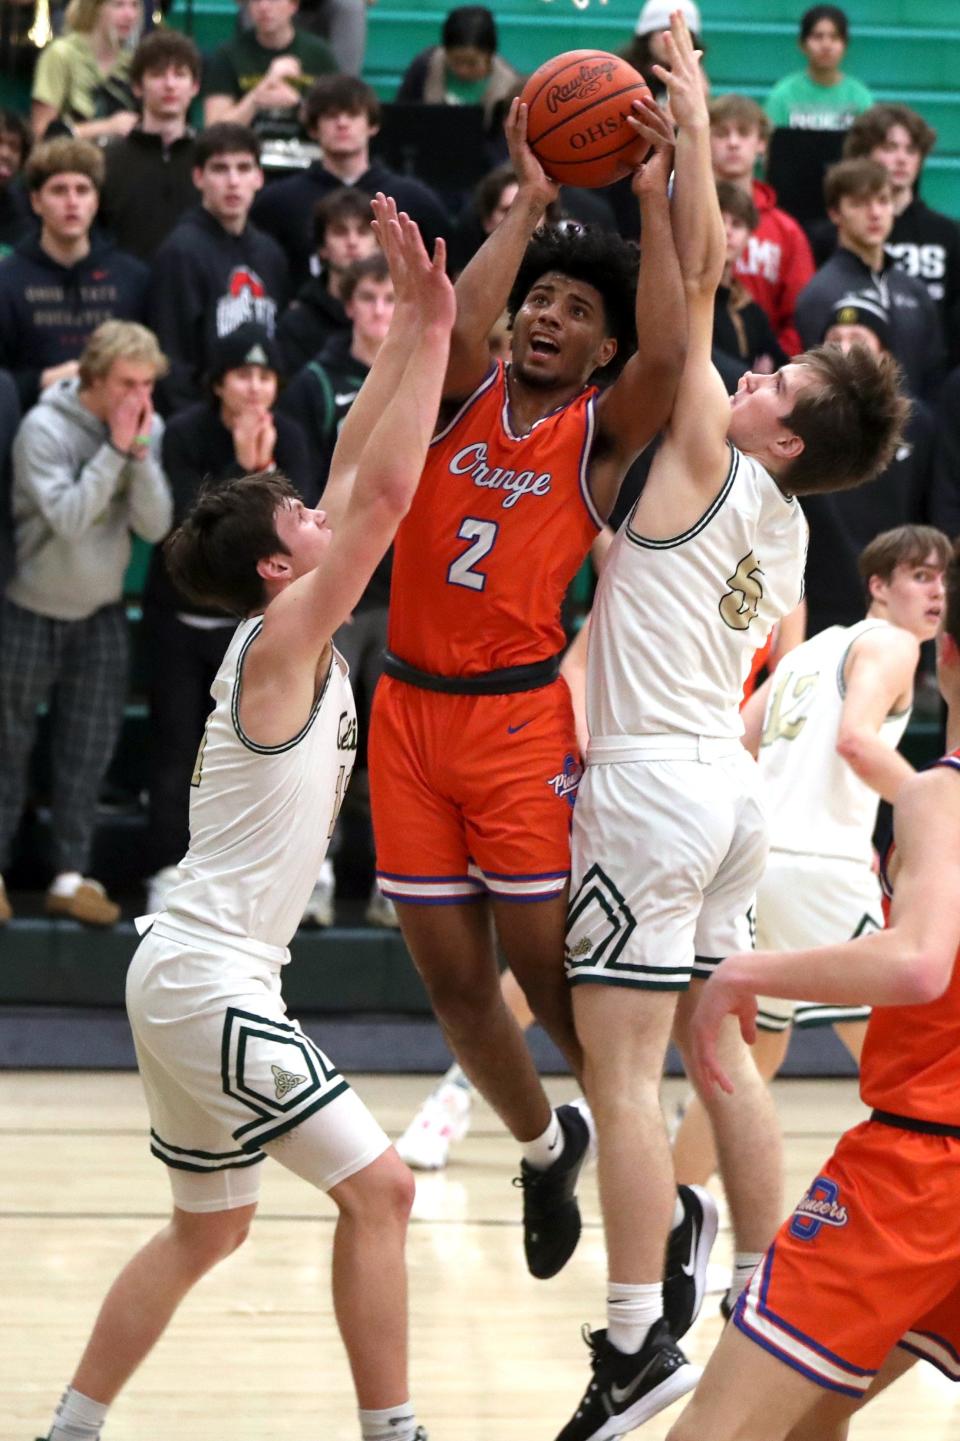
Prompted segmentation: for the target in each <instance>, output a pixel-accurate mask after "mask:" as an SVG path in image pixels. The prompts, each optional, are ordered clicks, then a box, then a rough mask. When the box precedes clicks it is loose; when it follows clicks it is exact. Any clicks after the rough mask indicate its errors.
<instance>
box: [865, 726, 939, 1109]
mask: <svg viewBox="0 0 960 1441" xmlns="http://www.w3.org/2000/svg"><path fill="white" fill-rule="evenodd" d="M937 765H943V766H950V767H952V768H953V769H955V770H957V771H958V772H960V750H956V751H954V752H953V753H952V754H951V755H948V756H944V757H943V759H942V760H939V761H937ZM957 789H958V792H960V786H958V788H957ZM884 891H885V893H886V895H887V897H889V895H890V888H889V886H888V884H887V882H886V879H885V878H884ZM888 907H889V900H885V902H884V909H885V910H887V909H888ZM860 1094H861V1096H862V1097H863V1099H864V1101H865V1102H866V1104H867V1105H868V1106H873V1107H874V1108H875V1109H876V1110H878V1111H891V1112H893V1113H895V1114H897V1115H901V1116H911V1117H914V1118H916V1119H917V1120H921V1121H936V1122H938V1123H939V1124H941V1125H945V1126H958V1127H960V955H958V957H957V960H956V962H955V963H954V967H953V976H952V978H951V981H950V984H949V986H948V987H947V989H946V991H945V992H944V993H943V995H942V996H941V997H940V999H939V1000H937V1001H931V1002H930V1003H929V1004H928V1005H924V1006H880V1007H878V1008H877V1009H876V1010H874V1012H873V1014H872V1015H871V1017H870V1025H869V1027H868V1028H867V1038H866V1041H865V1043H864V1048H863V1057H862V1059H861V1062H860Z"/></svg>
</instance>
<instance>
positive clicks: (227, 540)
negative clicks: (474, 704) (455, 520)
mask: <svg viewBox="0 0 960 1441" xmlns="http://www.w3.org/2000/svg"><path fill="white" fill-rule="evenodd" d="M374 210H375V214H376V217H377V225H378V229H379V234H380V239H381V242H382V244H383V246H384V249H385V250H386V253H387V256H388V259H389V262H390V270H391V274H392V276H393V281H394V286H395V288H396V295H397V306H396V313H395V315H394V319H393V323H392V326H391V329H390V333H389V335H388V337H387V339H386V340H385V341H384V344H383V346H382V347H381V349H380V352H379V354H378V356H377V359H376V361H375V362H374V366H373V369H372V370H371V373H370V375H369V377H368V378H367V380H366V382H365V383H364V386H363V389H362V391H361V393H360V395H359V397H358V398H357V400H356V402H355V404H354V406H353V408H352V410H351V411H350V415H349V417H348V418H347V420H346V422H345V424H344V427H343V429H342V431H341V433H340V439H339V441H338V444H337V450H336V454H335V456H334V460H333V466H332V470H331V476H330V480H329V481H328V484H327V487H326V490H325V492H324V502H325V505H326V510H325V511H322V510H307V509H306V508H305V507H304V506H303V504H302V503H301V502H300V500H299V498H298V497H297V494H296V491H295V490H294V489H293V487H292V486H291V485H290V484H289V483H288V482H287V481H286V480H285V479H284V478H283V477H281V476H278V475H276V474H272V473H267V474H263V475H253V476H246V477H244V478H243V479H241V480H236V481H230V482H228V483H226V484H225V485H224V486H223V487H222V488H219V489H214V490H211V491H208V492H207V493H206V494H202V495H201V496H200V498H199V499H198V501H197V503H196V505H195V507H194V509H193V511H192V512H191V514H190V515H189V516H188V518H187V520H186V521H185V522H184V524H183V525H182V526H181V527H180V529H179V530H178V531H177V532H175V533H174V535H173V536H172V537H171V539H170V541H169V542H168V546H167V558H168V564H169V566H170V569H171V571H172V572H173V573H174V575H175V577H176V580H177V583H178V585H179V586H180V588H181V589H183V590H184V591H185V592H186V593H187V594H189V595H193V596H195V598H196V599H198V600H202V601H205V602H209V603H213V604H216V605H219V606H222V607H224V608H225V609H227V610H230V611H232V612H234V613H235V614H238V615H242V616H246V619H244V620H242V621H241V623H240V625H239V626H238V628H237V632H236V635H235V636H234V638H233V640H232V642H231V644H230V647H229V649H228V651H227V654H226V656H225V658H224V662H223V665H222V666H221V668H220V671H219V673H218V675H217V678H216V680H215V681H214V684H213V688H212V690H213V697H214V701H215V707H214V710H213V711H212V713H211V715H210V719H209V721H208V723H207V728H206V733H205V736H204V739H203V742H202V744H201V747H200V752H199V755H198V757H197V764H196V769H195V772H194V776H193V781H192V786H193V790H192V793H191V800H190V849H189V851H188V852H187V855H186V857H185V859H184V860H183V861H182V862H181V865H180V872H181V877H182V879H181V881H180V883H179V884H178V885H177V886H176V887H175V888H174V890H173V891H172V892H171V894H170V897H169V900H168V903H167V910H166V911H164V912H162V913H161V914H160V915H158V916H156V917H145V918H143V919H144V921H145V922H146V921H152V926H151V928H150V930H149V933H148V934H147V935H146V936H145V937H144V939H143V941H142V942H141V944H140V947H139V949H138V951H137V953H136V955H135V956H134V959H133V961H132V963H131V966H130V970H129V973H128V979H127V1010H128V1014H129V1017H130V1024H131V1027H132V1029H133V1034H134V1039H135V1042H136V1047H137V1059H138V1062H139V1066H140V1072H141V1076H142V1078H143V1083H144V1087H145V1089H146V1093H147V1103H148V1106H149V1110H150V1123H151V1133H150V1134H151V1150H152V1151H153V1153H154V1155H155V1156H157V1157H158V1158H159V1159H160V1160H161V1161H163V1162H164V1163H165V1164H166V1166H167V1167H168V1174H169V1178H170V1183H171V1186H172V1189H173V1216H172V1218H171V1220H170V1222H169V1224H168V1225H167V1226H166V1227H164V1229H163V1230H162V1231H160V1232H159V1233H158V1234H157V1235H156V1236H154V1238H153V1239H152V1240H151V1241H149V1242H148V1243H147V1245H146V1246H145V1247H144V1248H143V1249H142V1250H141V1251H140V1252H138V1254H137V1255H136V1256H134V1257H133V1259H132V1260H131V1261H129V1262H128V1263H127V1265H126V1266H125V1267H124V1269H123V1271H122V1272H121V1273H120V1275H119V1276H118V1278H117V1280H116V1281H115V1282H114V1284H113V1286H112V1288H111V1290H110V1291H109V1293H108V1295H107V1297H106V1300H105V1301H104V1303H103V1305H102V1307H101V1310H100V1314H99V1316H98V1318H97V1321H96V1324H95V1327H94V1330H93V1334H92V1336H91V1338H90V1341H89V1343H88V1345H87V1348H86V1350H85V1352H84V1354H83V1357H82V1359H81V1361H80V1365H79V1367H78V1369H77V1372H76V1375H75V1376H74V1378H73V1380H72V1382H71V1384H70V1385H69V1386H68V1387H67V1390H66V1392H65V1394H64V1396H63V1399H62V1401H61V1403H60V1406H59V1408H58V1410H57V1413H56V1416H55V1419H54V1421H53V1425H52V1429H51V1431H50V1433H49V1437H48V1441H96V1438H98V1437H99V1435H100V1430H101V1426H102V1425H103V1422H104V1418H105V1416H106V1413H107V1409H108V1407H109V1405H110V1403H111V1402H112V1401H113V1400H114V1398H115V1396H116V1395H117V1393H118V1392H119V1390H120V1389H121V1387H122V1386H123V1385H124V1383H125V1382H126V1381H127V1380H128V1379H129V1377H130V1376H131V1375H132V1374H133V1372H134V1371H135V1369H136V1368H137V1366H138V1365H139V1364H140V1362H141V1361H142V1360H143V1359H144V1358H145V1357H146V1355H147V1354H148V1353H149V1351H150V1350H151V1348H152V1347H153V1345H154V1344H155V1342H156V1341H157V1340H158V1339H159V1338H160V1336H161V1335H162V1333H163V1331H164V1328H165V1327H166V1325H167V1323H168V1322H169V1321H170V1319H171V1317H172V1316H173V1313H174V1311H175V1310H176V1308H177V1306H178V1305H179V1303H180V1302H181V1301H182V1299H183V1297H184V1296H185V1295H186V1294H187V1292H188V1291H189V1290H190V1288H191V1287H192V1286H194V1285H195V1284H196V1282H197V1281H199V1279H200V1278H201V1276H202V1275H203V1274H204V1273H205V1272H206V1271H208V1270H209V1269H210V1268H211V1267H212V1266H213V1265H215V1264H216V1262H218V1261H220V1260H222V1259H223V1258H224V1257H225V1256H228V1255H230V1253H231V1252H232V1251H233V1250H235V1249H236V1247H237V1246H239V1244H240V1243H241V1241H243V1239H244V1237H245V1236H246V1234H247V1230H248V1228H249V1226H250V1222H251V1221H252V1219H253V1214H254V1212H255V1210H256V1207H257V1197H258V1192H259V1175H260V1163H261V1162H262V1161H263V1159H264V1156H265V1155H270V1156H273V1157H275V1159H276V1160H278V1161H279V1162H280V1163H281V1165H284V1166H286V1167H287V1168H288V1169H289V1170H291V1171H294V1172H295V1173H296V1174H297V1175H299V1176H302V1177H303V1178H304V1180H306V1181H308V1182H310V1184H311V1185H314V1186H317V1187H318V1188H320V1189H321V1190H325V1191H328V1192H329V1193H330V1197H331V1199H332V1200H333V1202H334V1204H335V1205H336V1206H337V1208H338V1211H339V1217H338V1221H337V1226H336V1231H335V1238H334V1247H333V1302H334V1309H335V1312H336V1317H337V1322H338V1325H339V1327H340V1333H341V1335H342V1337H343V1341H344V1345H345V1347H346V1349H347V1353H348V1357H349V1361H350V1366H351V1370H352V1373H353V1379H354V1384H355V1386H356V1391H357V1397H358V1400H359V1405H360V1433H361V1435H362V1436H363V1437H364V1438H365V1441H380V1438H384V1441H386V1438H389V1441H417V1438H419V1441H424V1438H425V1435H426V1433H425V1432H424V1430H423V1428H422V1427H421V1426H418V1424H417V1420H416V1417H415V1415H414V1411H413V1407H412V1406H411V1405H410V1402H409V1391H408V1385H407V1307H406V1273H405V1266H404V1242H405V1235H406V1225H407V1217H408V1214H409V1210H410V1205H411V1202H412V1198H413V1179H412V1177H411V1175H410V1173H409V1171H408V1170H407V1168H406V1167H405V1166H404V1164H403V1163H402V1161H401V1160H400V1159H399V1157H398V1156H397V1154H396V1152H395V1151H394V1150H393V1148H392V1147H391V1146H390V1143H389V1141H388V1139H387V1137H386V1136H385V1134H384V1132H383V1131H382V1130H381V1129H380V1127H379V1125H378V1124H377V1123H376V1121H375V1120H374V1119H373V1117H372V1116H371V1115H370V1113H369V1112H368V1111H367V1109H366V1107H365V1106H364V1105H363V1103H362V1102H361V1101H360V1100H359V1098H358V1097H357V1096H356V1094H355V1093H354V1092H353V1091H352V1090H351V1089H350V1087H349V1086H348V1085H347V1083H346V1081H344V1080H343V1078H342V1077H341V1076H340V1074H339V1073H338V1071H337V1070H336V1068H335V1066H334V1065H333V1064H332V1062H331V1061H330V1060H328V1058H327V1057H326V1056H325V1055H324V1054H323V1052H322V1051H320V1050H318V1048H317V1047H316V1046H315V1045H314V1044H313V1043H312V1042H311V1041H310V1040H309V1039H308V1038H307V1036H305V1035H304V1033H303V1032H302V1031H301V1030H300V1028H299V1026H298V1025H297V1024H296V1022H291V1021H290V1020H289V1019H288V1017H287V1014H286V1007H285V1006H284V1003H283V999H282V996H281V992H280V976H281V970H282V967H283V966H284V965H285V964H286V962H287V961H288V960H289V951H288V950H287V949H286V948H287V945H288V943H289V940H290V937H291V936H292V935H293V933H294V931H295V930H296V928H297V924H298V922H299V920H300V917H301V915H302V913H303V908H304V905H305V904H306V901H307V897H308V896H309V894H310V890H311V888H312V886H313V883H314V881H315V879H316V876H317V872H318V870H319V867H320V863H321V861H322V859H323V856H324V853H325V851H326V848H327V842H328V838H329V835H330V833H331V832H332V830H333V826H334V822H335V820H336V816H337V811H338V810H339V807H340V803H341V801H342V800H343V793H344V788H345V787H346V784H347V782H348V780H349V778H350V771H351V768H352V766H353V760H354V754H355V752H356V747H357V725H356V714H355V711H354V707H353V698H352V695H351V692H350V684H349V681H348V679H347V675H346V668H345V666H344V665H343V663H342V661H341V659H340V657H339V656H338V655H337V653H336V651H335V650H334V649H333V646H332V643H331V636H332V635H333V633H334V631H335V630H336V629H337V626H339V625H340V624H341V623H342V622H343V621H344V620H345V619H346V618H347V616H349V614H350V612H351V610H352V609H353V607H354V605H355V604H356V602H357V600H359V598H360V595H361V593H362V591H363V589H364V586H365V585H366V584H367V581H368V579H369V577H370V575H371V573H372V572H373V569H374V566H375V565H376V564H377V562H378V561H379V560H380V559H381V557H382V556H383V554H384V552H385V551H386V549H387V547H388V546H389V545H390V543H391V541H392V539H393V536H394V533H395V531H396V528H397V526H398V524H399V522H400V520H401V518H402V517H403V515H404V514H405V512H406V511H407V509H408V508H409V505H410V502H411V499H412V497H413V494H414V491H415V489H416V485H417V480H418V477H419V475H420V471H421V468H422V466H423V459H424V455H425V453H426V448H427V444H428V441H429V439H430V435H431V433H432V431H433V427H434V424H435V421H436V416H437V408H438V405H439V402H440V390H441V384H442V380H443V375H444V371H445V368H446V364H447V358H448V352H449V342H450V332H451V328H452V325H453V319H454V311H455V302H454V297H453V291H452V288H451V286H450V283H449V281H448V280H447V279H446V276H445V274H444V249H443V242H442V241H440V242H438V244H437V252H436V254H435V256H434V259H433V261H432V262H431V261H430V259H429V257H428V256H427V254H426V252H425V251H424V249H423V245H422V242H421V240H420V236H419V232H418V231H417V228H416V226H415V225H413V224H412V222H411V221H409V220H408V219H407V217H406V216H400V217H399V218H398V217H397V214H396V210H395V208H394V207H393V205H392V202H389V201H385V200H384V198H383V197H382V196H380V197H378V199H377V200H376V201H375V202H374Z"/></svg>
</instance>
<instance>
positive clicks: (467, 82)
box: [397, 5, 523, 135]
mask: <svg viewBox="0 0 960 1441" xmlns="http://www.w3.org/2000/svg"><path fill="white" fill-rule="evenodd" d="M522 87H523V76H522V75H520V73H519V72H518V71H517V70H515V69H514V68H513V66H512V65H511V64H509V62H508V61H506V60H504V58H503V56H502V55H500V54H498V53H497V22H496V20H495V19H494V17H493V14H492V13H491V11H489V10H488V9H487V8H486V6H485V5H460V6H458V7H457V9H455V10H451V11H450V12H449V13H448V14H447V16H446V18H445V19H444V22H443V29H442V31H441V35H440V44H439V45H431V46H430V47H429V48H428V49H427V50H422V51H421V52H420V54H419V55H415V56H414V58H413V59H412V60H411V62H410V64H409V65H408V66H407V69H406V71H405V73H404V76H403V79H402V80H401V82H400V88H399V90H398V91H397V100H398V101H400V102H401V103H412V104H417V103H426V104H430V105H479V106H482V108H483V116H484V121H485V123H486V126H487V129H488V130H490V131H493V130H496V131H497V133H498V135H499V129H500V126H501V125H502V124H503V118H504V116H505V114H506V112H507V110H509V108H510V101H511V100H512V99H513V97H514V95H518V94H519V93H520V90H521V89H522Z"/></svg>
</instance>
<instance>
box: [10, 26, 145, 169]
mask: <svg viewBox="0 0 960 1441" xmlns="http://www.w3.org/2000/svg"><path fill="white" fill-rule="evenodd" d="M142 18H143V11H142V6H141V4H140V0H71V3H70V4H69V5H68V6H67V13H66V34H64V35H62V36H61V37H60V38H59V39H57V40H52V41H51V42H50V44H49V45H47V46H46V47H45V48H44V49H43V50H41V52H40V57H39V59H38V60H37V68H36V72H35V74H34V78H33V94H32V101H33V104H32V106H31V110H30V124H31V125H32V127H33V132H34V135H35V136H36V138H37V139H38V140H40V139H42V138H43V136H44V135H45V134H46V130H47V127H48V126H49V125H50V124H51V123H52V122H53V121H54V120H57V121H60V122H62V124H61V126H60V132H61V133H63V131H64V130H67V131H69V132H70V133H71V134H73V135H75V136H77V137H78V138H79V139H83V140H103V139H106V138H107V137H108V136H111V135H129V133H130V131H131V130H132V129H133V127H134V125H136V123H137V120H138V118H139V117H138V114H137V102H136V100H135V99H134V97H133V92H132V91H131V89H130V81H129V77H130V60H131V57H132V55H133V50H134V47H135V45H136V43H137V37H138V34H139V30H140V23H141V20H142Z"/></svg>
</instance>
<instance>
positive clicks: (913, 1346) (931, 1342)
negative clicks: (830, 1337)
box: [897, 767, 960, 1381]
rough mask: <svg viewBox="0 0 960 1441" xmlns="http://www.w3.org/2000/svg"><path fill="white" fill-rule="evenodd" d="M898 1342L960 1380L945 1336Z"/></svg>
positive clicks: (914, 1334) (957, 1358) (924, 1334)
mask: <svg viewBox="0 0 960 1441" xmlns="http://www.w3.org/2000/svg"><path fill="white" fill-rule="evenodd" d="M958 769H960V767H958ZM897 1344H898V1345H899V1346H902V1347H903V1349H904V1351H909V1352H911V1354H912V1355H914V1356H919V1358H920V1360H921V1361H929V1362H930V1364H931V1366H936V1368H937V1370H938V1371H940V1372H941V1373H942V1374H943V1375H944V1376H946V1378H947V1380H948V1381H960V1354H958V1353H957V1352H956V1351H955V1350H954V1348H953V1347H952V1346H951V1345H950V1342H949V1341H947V1340H946V1338H945V1337H943V1336H938V1335H937V1334H936V1333H935V1332H934V1331H907V1332H906V1334H905V1335H904V1336H903V1337H902V1339H901V1340H900V1341H899V1342H898V1343H897Z"/></svg>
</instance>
